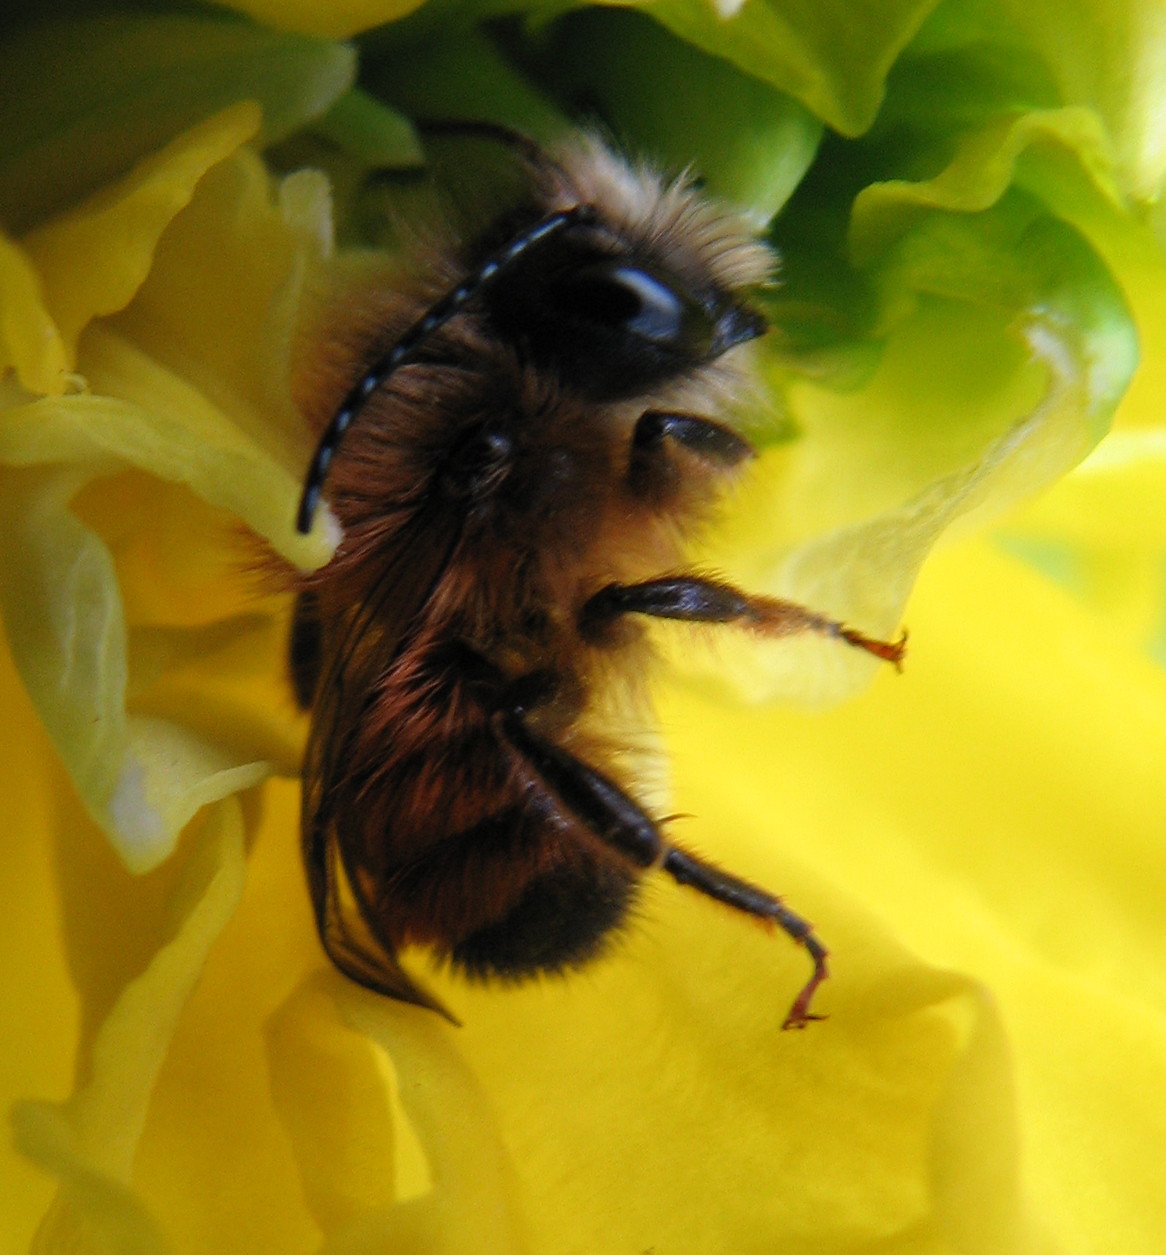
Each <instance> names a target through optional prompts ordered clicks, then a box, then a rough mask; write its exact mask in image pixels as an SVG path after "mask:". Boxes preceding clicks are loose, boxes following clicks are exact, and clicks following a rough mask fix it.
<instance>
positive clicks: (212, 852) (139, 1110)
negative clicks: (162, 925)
mask: <svg viewBox="0 0 1166 1255" xmlns="http://www.w3.org/2000/svg"><path fill="white" fill-rule="evenodd" d="M191 840H192V843H193V844H194V845H195V848H194V849H193V850H192V852H191V855H190V857H189V858H188V859H187V860H185V867H184V869H183V871H184V875H183V877H182V879H181V880H180V882H179V883H178V885H177V887H176V889H175V892H174V896H173V898H172V900H171V903H170V909H171V911H172V912H173V915H172V919H171V920H170V921H169V922H170V926H171V929H172V932H171V935H170V936H168V937H166V938H165V939H164V940H163V942H162V944H161V945H160V947H159V949H158V950H157V952H156V953H155V954H154V955H153V956H152V958H151V960H150V962H149V965H148V966H147V967H146V969H145V971H143V972H142V973H141V975H138V976H136V977H135V978H134V979H132V980H130V981H129V983H128V984H127V985H126V986H125V987H124V989H123V990H122V991H121V992H120V994H119V995H118V997H117V1000H116V1002H115V1003H114V1005H113V1007H112V1008H111V1010H110V1011H109V1014H108V1015H107V1016H106V1017H105V1019H104V1021H103V1023H102V1024H101V1027H100V1029H99V1030H98V1032H97V1034H96V1036H95V1038H94V1040H93V1046H92V1053H91V1055H90V1058H89V1060H88V1064H89V1068H88V1077H87V1079H86V1080H85V1081H84V1083H83V1084H82V1085H81V1087H80V1088H79V1089H78V1090H77V1091H76V1092H75V1093H74V1094H73V1096H72V1097H71V1098H70V1099H69V1100H68V1102H66V1103H64V1104H60V1105H57V1104H50V1103H45V1102H37V1103H33V1102H29V1103H25V1104H23V1105H21V1106H18V1107H17V1108H16V1111H15V1113H14V1119H15V1124H16V1137H17V1142H18V1145H19V1146H20V1148H21V1150H22V1151H23V1152H24V1153H25V1154H26V1155H28V1156H29V1157H30V1158H32V1159H33V1160H34V1161H36V1162H37V1163H39V1164H40V1165H41V1166H42V1167H43V1168H45V1169H47V1170H49V1171H50V1172H52V1173H54V1174H55V1175H56V1176H57V1177H59V1178H60V1181H61V1189H60V1192H59V1193H58V1195H57V1198H56V1201H55V1202H54V1205H53V1207H52V1208H51V1209H50V1211H49V1212H48V1213H47V1215H46V1216H45V1219H44V1221H43V1223H42V1225H41V1228H40V1231H39V1233H38V1244H39V1249H41V1250H44V1251H55V1250H73V1251H98V1250H134V1251H140V1252H142V1253H143V1255H145V1253H147V1252H155V1251H157V1252H161V1251H163V1250H164V1249H165V1247H166V1243H165V1239H164V1238H163V1236H162V1233H161V1230H160V1229H159V1228H158V1227H157V1225H156V1223H155V1222H154V1220H153V1218H152V1217H151V1216H150V1214H149V1211H148V1209H147V1208H145V1207H144V1206H143V1205H142V1203H141V1202H140V1200H139V1199H137V1198H136V1197H135V1195H134V1192H133V1190H132V1188H131V1177H132V1173H133V1166H134V1158H135V1154H136V1151H137V1147H138V1142H139V1139H140V1137H141V1133H142V1126H143V1124H144V1123H145V1119H146V1113H147V1108H148V1105H149V1102H150V1098H151V1095H152V1091H153V1089H154V1085H155V1083H156V1080H157V1077H158V1074H159V1071H160V1070H161V1068H162V1066H163V1063H164V1061H165V1059H166V1056H167V1053H168V1050H169V1048H170V1044H171V1038H172V1036H173V1033H174V1028H175V1024H176V1022H177V1020H178V1017H179V1015H180V1014H181V1012H182V1009H183V1007H184V1006H185V1004H186V1002H187V1000H188V999H189V997H190V992H191V989H192V987H193V985H194V983H195V981H196V980H197V978H198V975H199V973H200V971H201V969H202V966H203V964H204V962H205V961H206V956H207V954H208V952H209V950H210V947H211V946H212V945H213V944H214V942H215V940H216V939H217V937H218V935H219V933H220V931H221V930H222V928H223V926H224V924H225V923H226V922H227V920H228V919H229V918H230V916H231V914H232V913H233V911H234V908H235V906H236V905H237V903H238V899H239V895H240V893H241V891H242V884H243V868H244V861H243V830H242V821H241V815H240V811H239V806H238V803H237V802H235V801H233V800H232V801H229V802H224V803H223V804H222V806H221V807H220V808H218V809H217V810H216V811H212V812H210V813H208V815H206V816H205V817H204V818H203V820H202V821H201V823H200V824H199V826H198V831H197V832H195V833H192V834H191Z"/></svg>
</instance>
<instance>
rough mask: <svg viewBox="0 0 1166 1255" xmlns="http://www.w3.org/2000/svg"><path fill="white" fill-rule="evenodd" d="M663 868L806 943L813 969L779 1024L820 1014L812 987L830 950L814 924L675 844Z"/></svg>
mask: <svg viewBox="0 0 1166 1255" xmlns="http://www.w3.org/2000/svg"><path fill="white" fill-rule="evenodd" d="M664 870H665V871H666V872H667V873H668V874H669V875H670V876H671V877H672V878H673V879H674V880H675V881H676V883H677V884H678V885H691V886H692V888H694V889H697V890H699V892H701V893H704V894H707V895H708V896H709V897H710V898H716V900H717V901H718V902H723V903H725V905H726V906H731V907H733V908H734V909H735V910H738V911H744V912H745V913H746V914H747V915H755V916H757V918H759V919H765V920H772V921H773V922H774V923H775V924H776V925H777V926H778V928H780V929H781V930H782V932H784V933H787V934H788V935H789V936H790V937H792V938H793V939H794V941H796V942H797V943H798V944H799V945H802V946H805V948H806V950H807V951H808V952H809V955H810V957H811V958H812V959H813V960H814V972H813V975H812V976H811V977H810V979H809V980H808V981H807V982H806V984H805V985H804V986H803V988H802V991H801V993H799V994H798V996H797V998H795V999H794V1004H793V1006H792V1007H790V1009H789V1014H788V1015H787V1016H786V1017H785V1023H784V1024H783V1025H782V1028H805V1026H806V1025H807V1024H808V1023H809V1022H810V1021H811V1020H820V1019H822V1018H823V1017H822V1016H820V1015H812V1014H811V1013H810V1009H809V1008H810V1000H811V999H812V998H813V996H814V991H815V990H816V989H817V988H818V986H819V985H820V984H821V983H822V982H823V981H824V980H825V979H826V978H827V976H828V975H829V971H828V969H827V967H826V956H827V954H828V953H829V952H828V951H827V949H826V947H825V946H824V945H822V943H821V942H820V941H819V940H818V938H817V937H816V936H815V935H814V930H813V927H812V926H811V925H810V923H809V922H808V921H806V920H804V919H802V917H801V916H800V915H795V914H794V912H793V911H791V910H789V908H788V907H786V906H785V905H783V903H782V901H781V899H780V898H778V897H775V896H774V895H773V894H772V893H767V892H766V891H765V890H764V889H759V888H757V886H756V885H751V884H750V883H749V882H748V881H747V880H740V879H739V878H738V877H736V876H731V875H730V874H729V873H728V872H724V871H721V869H720V868H719V867H714V866H712V864H710V863H705V862H702V861H701V860H700V859H698V858H695V857H694V856H693V855H691V854H687V853H685V851H683V850H679V849H677V848H676V847H675V846H673V847H672V848H671V849H670V850H669V851H668V853H667V854H666V855H665V857H664Z"/></svg>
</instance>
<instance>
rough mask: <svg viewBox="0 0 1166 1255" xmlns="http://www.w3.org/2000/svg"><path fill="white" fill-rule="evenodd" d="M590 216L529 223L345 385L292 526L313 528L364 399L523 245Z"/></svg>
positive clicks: (577, 212) (566, 212)
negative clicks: (330, 475)
mask: <svg viewBox="0 0 1166 1255" xmlns="http://www.w3.org/2000/svg"><path fill="white" fill-rule="evenodd" d="M593 216H594V211H593V210H592V208H591V206H590V205H575V206H574V207H573V208H571V209H562V210H559V211H557V212H556V213H553V214H548V215H547V216H546V217H545V218H542V219H540V221H538V222H536V223H535V224H534V225H533V226H531V227H528V228H527V229H526V230H525V231H522V232H521V233H520V234H518V235H516V236H515V237H514V238H513V239H512V240H511V241H510V242H509V243H508V244H506V245H505V246H504V247H503V248H500V249H498V250H497V251H496V252H494V253H491V254H490V256H489V257H487V258H486V260H485V261H484V262H482V264H481V265H480V266H479V267H478V268H477V269H476V270H475V271H474V273H473V274H471V275H470V276H469V277H468V278H466V279H464V280H463V281H462V282H461V283H459V284H458V285H457V287H456V288H454V289H453V290H452V291H451V292H447V293H446V294H445V296H443V297H442V298H441V299H440V300H439V301H437V302H436V303H435V304H434V305H431V306H430V307H429V309H428V310H427V311H426V312H425V313H424V314H423V315H422V316H421V317H420V318H419V319H418V320H417V321H416V322H415V323H414V324H413V326H411V327H410V328H409V330H408V331H406V332H405V334H404V335H403V336H402V337H401V338H400V339H399V340H398V341H397V342H396V344H394V345H393V347H392V348H391V349H389V351H388V352H387V353H385V354H384V355H383V356H382V357H379V358H378V359H377V360H376V361H375V362H373V364H372V365H371V366H370V367H369V368H368V370H366V371H365V372H364V374H363V375H362V376H361V377H360V379H358V380H357V381H356V383H355V384H354V385H353V386H352V388H351V389H349V391H348V394H347V395H346V396H345V398H344V400H343V401H341V403H340V408H339V409H338V410H337V411H336V414H335V416H334V417H333V419H332V421H331V422H330V423H329V424H328V427H327V429H326V430H325V432H324V434H323V435H322V436H321V437H320V443H319V444H318V445H317V446H316V452H315V455H314V456H313V458H312V462H311V465H310V466H309V467H308V473H307V475H306V476H305V477H304V491H303V494H302V495H301V497H300V507H299V510H298V511H297V513H296V529H297V531H299V532H301V533H302V534H303V535H307V533H308V532H310V531H311V530H312V519H313V518H314V517H315V515H316V508H317V507H318V506H319V504H320V494H321V493H322V492H323V490H324V482H325V480H326V479H327V478H328V470H329V468H330V467H331V465H332V459H333V457H334V456H335V454H336V450H337V449H338V448H339V446H340V442H341V440H343V439H344V433H345V432H346V431H347V430H348V428H349V426H350V425H351V423H352V420H353V419H354V418H356V416H357V415H358V414H359V413H360V411H361V410H362V409H363V408H364V406H365V403H366V402H367V401H368V398H369V397H370V396H371V395H372V394H373V392H375V391H376V389H377V388H379V387H380V386H381V385H382V384H383V383H384V382H385V380H386V379H388V378H389V376H390V375H392V374H393V373H394V371H397V370H400V368H401V367H402V366H407V365H409V363H410V362H414V361H416V360H417V356H418V354H419V352H420V351H421V349H422V347H423V346H424V344H425V342H426V340H428V339H429V337H430V336H432V335H433V333H434V332H435V331H437V330H438V329H439V328H440V327H443V326H444V325H445V324H446V323H447V322H449V320H450V319H451V318H452V317H453V316H454V315H455V314H457V313H458V312H459V311H460V310H461V309H462V308H463V307H464V306H465V305H466V304H467V303H468V302H469V301H471V300H473V299H474V297H475V296H478V295H479V294H480V293H481V292H482V290H483V289H484V288H485V287H487V286H488V285H489V284H490V283H491V282H492V281H493V280H494V279H496V278H497V277H498V276H499V275H500V274H502V273H503V272H505V271H506V270H507V268H508V267H510V266H511V265H513V263H514V262H515V261H516V260H517V259H518V258H519V257H521V256H522V254H523V253H525V252H526V251H527V249H529V248H532V247H534V246H535V245H536V244H540V243H541V242H542V241H543V240H545V239H547V238H548V237H550V236H552V235H556V234H558V232H560V231H562V230H563V229H564V227H569V226H571V225H573V224H575V223H579V222H587V221H590V219H591V218H592V217H593Z"/></svg>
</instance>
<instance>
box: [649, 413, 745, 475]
mask: <svg viewBox="0 0 1166 1255" xmlns="http://www.w3.org/2000/svg"><path fill="white" fill-rule="evenodd" d="M665 438H668V439H670V440H674V441H675V442H676V443H677V444H679V445H683V446H684V448H686V449H688V450H689V452H691V453H695V454H696V455H697V456H698V457H701V458H704V460H705V461H706V462H714V463H716V464H718V465H720V466H736V465H737V464H738V463H740V462H744V461H745V459H746V458H751V457H753V456H755V455H754V451H753V446H752V445H751V444H749V442H748V441H747V440H744V439H742V437H740V436H739V435H737V433H736V432H735V431H734V430H733V429H732V428H731V427H726V426H725V424H724V423H718V422H716V421H715V420H713V419H711V418H702V417H701V416H700V415H699V414H666V413H664V412H663V411H661V410H648V411H647V412H646V413H644V414H641V415H640V417H639V420H638V421H637V423H636V430H635V432H634V434H633V436H632V451H633V457H634V456H635V455H636V454H645V453H650V452H652V451H653V450H655V449H658V448H659V447H660V446H661V445H662V444H663V443H664V440H665Z"/></svg>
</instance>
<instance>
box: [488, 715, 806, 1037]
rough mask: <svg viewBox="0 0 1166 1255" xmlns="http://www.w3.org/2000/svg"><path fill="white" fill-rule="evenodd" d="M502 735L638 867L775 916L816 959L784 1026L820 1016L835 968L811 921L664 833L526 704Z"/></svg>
mask: <svg viewBox="0 0 1166 1255" xmlns="http://www.w3.org/2000/svg"><path fill="white" fill-rule="evenodd" d="M500 722H501V727H502V732H503V735H504V736H505V737H506V739H507V741H509V743H510V744H511V746H512V747H513V748H514V749H515V750H517V751H518V753H519V754H520V755H521V756H522V758H523V759H524V760H525V762H526V764H527V765H528V766H529V768H530V769H531V770H532V771H533V772H534V773H535V775H536V776H537V777H538V778H539V779H540V780H541V782H542V783H543V785H545V786H546V787H547V788H549V789H550V791H551V792H552V793H553V794H555V795H556V796H557V797H558V799H559V800H560V801H561V802H562V803H563V805H564V806H565V807H566V808H567V809H568V810H569V811H570V812H572V814H574V815H575V817H576V818H577V819H579V820H580V821H581V822H582V823H584V824H585V825H586V826H587V828H588V830H589V831H590V832H591V833H592V834H593V835H594V836H595V837H596V838H597V839H598V840H599V841H602V842H603V844H604V845H606V846H608V847H609V848H611V849H612V850H614V851H615V852H616V853H618V854H619V855H621V856H622V857H624V858H626V859H628V860H629V861H630V862H632V863H634V864H635V865H636V866H637V867H640V868H643V869H644V870H647V869H649V868H653V867H659V868H662V869H663V870H664V871H666V872H667V873H668V874H669V875H670V876H671V877H672V878H673V879H674V880H675V881H676V882H677V884H681V885H690V886H691V887H692V888H693V889H696V890H697V892H699V893H703V894H705V895H706V896H707V897H710V898H714V899H716V901H718V902H723V903H724V904H725V905H726V906H730V907H732V908H733V909H734V910H737V911H741V912H743V913H744V914H746V915H752V916H754V917H755V918H757V919H761V920H765V921H768V922H772V923H774V924H776V925H777V926H778V927H779V928H780V929H782V931H783V932H785V933H787V934H788V935H789V936H790V937H792V938H793V940H794V941H796V942H797V943H798V944H799V945H801V946H803V947H804V948H805V949H806V951H807V952H808V953H809V955H810V957H811V959H813V962H814V970H813V973H812V974H811V976H810V979H809V980H808V981H807V982H806V984H805V985H804V986H803V987H802V989H801V992H800V993H799V994H798V996H797V997H796V998H795V999H794V1002H793V1005H792V1006H791V1007H790V1009H789V1012H788V1014H787V1015H786V1017H785V1021H784V1023H783V1024H782V1027H783V1028H787V1029H788V1028H804V1027H805V1026H806V1024H808V1023H809V1022H810V1021H811V1020H817V1019H821V1018H822V1017H821V1016H817V1015H813V1014H811V1012H810V1009H809V1007H810V1000H811V999H812V998H813V996H814V991H815V990H816V989H817V988H818V986H819V985H820V984H821V983H822V982H823V981H824V980H825V979H826V978H827V976H828V975H829V972H828V969H827V967H826V958H827V953H828V952H827V950H826V947H825V946H824V945H823V944H822V943H821V941H819V940H818V938H817V937H816V936H815V935H814V931H813V928H812V927H811V925H810V924H809V923H808V922H807V921H806V920H804V919H802V917H801V916H800V915H796V914H794V912H793V911H791V910H789V909H788V908H787V907H786V906H785V905H784V904H783V903H782V901H781V899H780V898H778V897H776V896H775V895H774V894H771V893H769V892H767V891H766V890H764V889H761V888H759V887H758V886H756V885H753V884H750V883H749V882H748V881H746V880H742V879H740V878H739V877H737V876H733V875H730V874H729V873H728V872H726V871H722V870H721V869H720V868H719V867H715V866H714V865H713V864H711V863H708V862H706V861H705V860H704V859H700V858H697V857H696V856H695V855H693V854H689V853H688V852H687V851H685V850H683V849H681V848H680V847H679V846H676V845H672V844H670V843H669V842H667V841H666V840H665V839H664V836H663V834H662V833H661V831H660V826H659V824H657V823H656V821H655V820H654V819H652V817H651V816H650V815H648V814H647V812H646V811H645V810H644V809H643V808H642V807H641V806H640V805H639V804H638V803H637V802H635V801H634V800H633V799H632V798H630V797H629V796H628V795H627V794H626V793H625V792H624V791H623V789H621V788H620V787H619V785H617V784H616V783H615V782H614V781H612V780H609V779H608V778H607V777H606V776H605V775H603V774H602V773H601V772H598V771H596V770H595V768H594V767H591V766H589V765H588V764H587V763H585V762H583V760H582V759H580V758H577V757H575V755H574V754H571V753H569V752H568V751H566V750H564V749H562V748H561V747H560V746H558V745H555V744H554V743H553V742H552V741H549V740H547V739H546V738H545V737H542V736H540V735H539V734H538V733H537V732H534V731H532V730H531V729H530V728H529V727H528V726H527V725H526V723H525V721H524V719H523V718H522V715H521V713H520V712H516V711H510V712H508V713H506V714H504V715H502V716H501V717H500Z"/></svg>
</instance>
